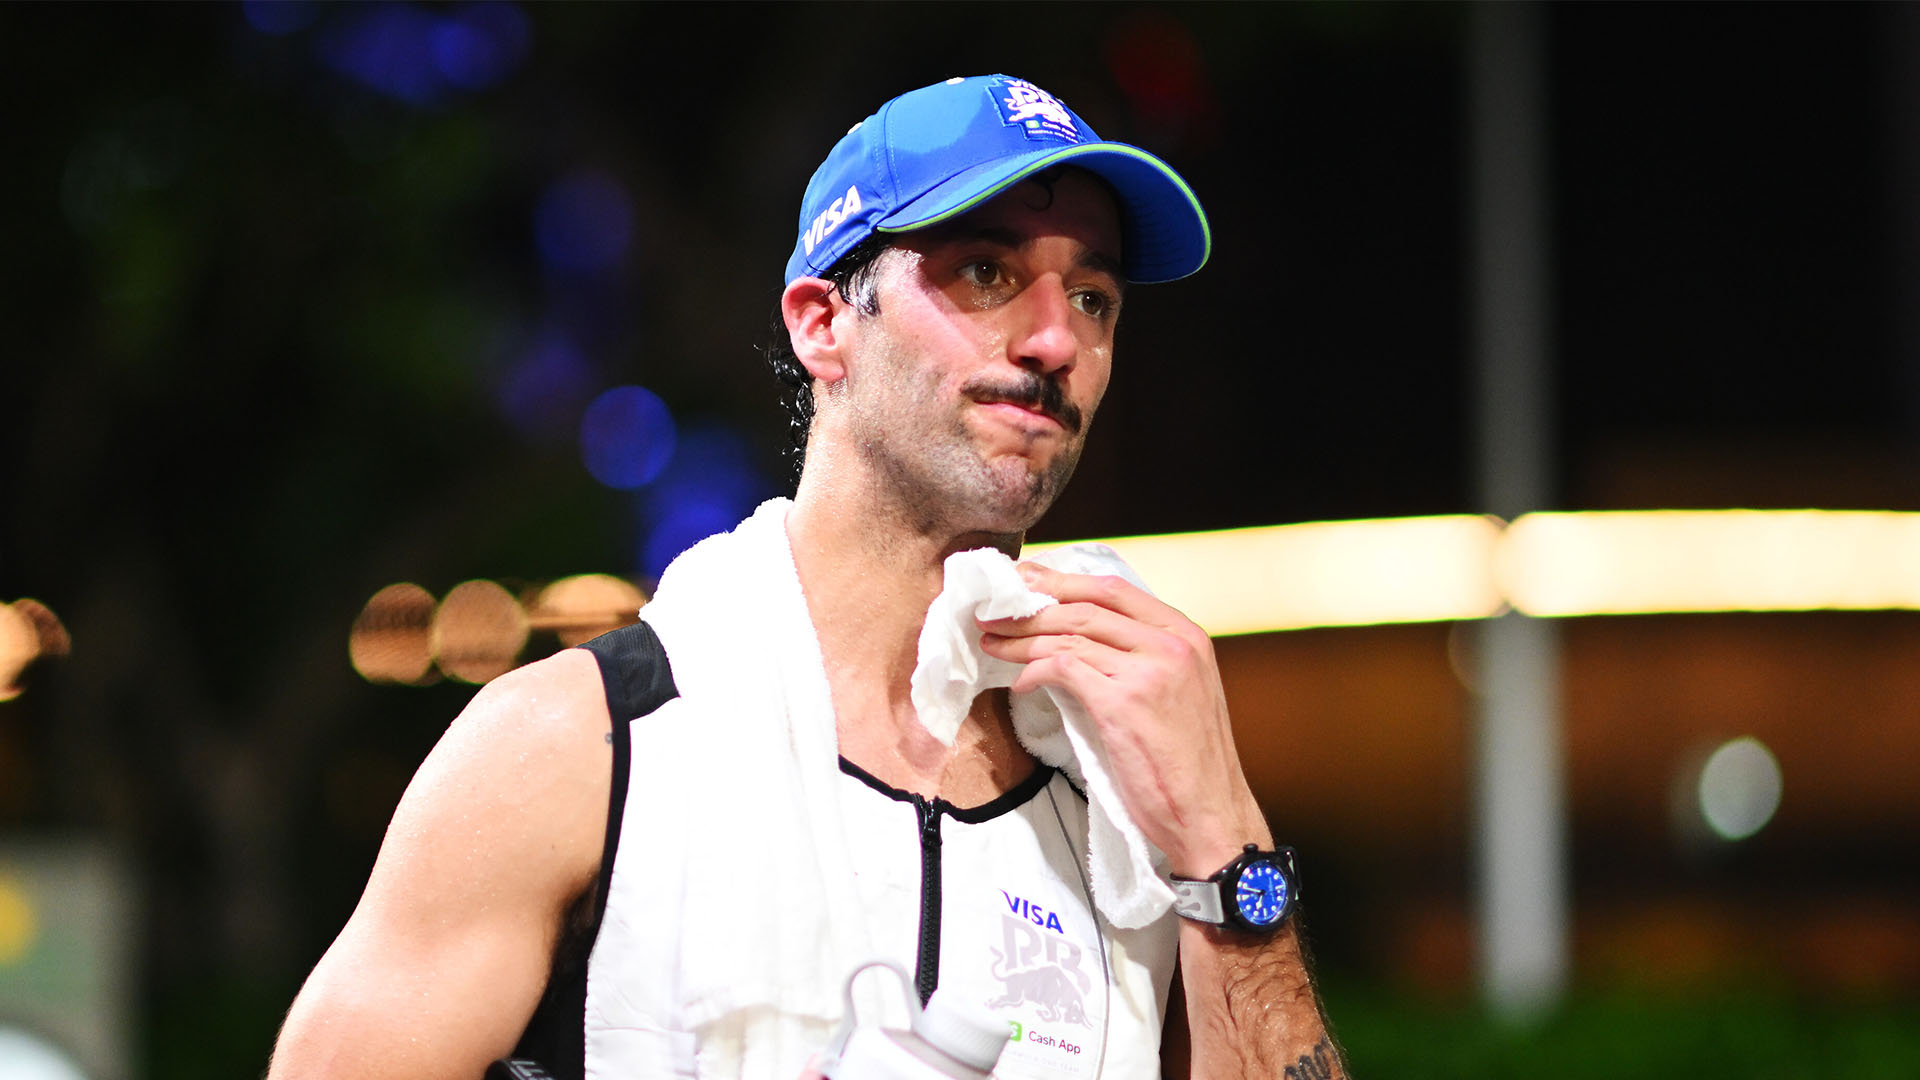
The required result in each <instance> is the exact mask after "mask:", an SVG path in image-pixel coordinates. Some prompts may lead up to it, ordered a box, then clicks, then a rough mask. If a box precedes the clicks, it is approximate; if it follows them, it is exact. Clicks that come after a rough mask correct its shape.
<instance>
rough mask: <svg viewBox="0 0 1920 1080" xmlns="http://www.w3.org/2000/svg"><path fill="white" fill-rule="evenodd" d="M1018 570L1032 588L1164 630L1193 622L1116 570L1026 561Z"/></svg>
mask: <svg viewBox="0 0 1920 1080" xmlns="http://www.w3.org/2000/svg"><path fill="white" fill-rule="evenodd" d="M1019 570H1020V576H1021V578H1022V579H1023V580H1025V581H1026V583H1027V587H1028V588H1029V589H1032V590H1034V591H1035V592H1040V593H1045V594H1046V595H1048V596H1051V597H1053V598H1054V599H1055V600H1058V601H1060V603H1061V604H1074V603H1084V604H1097V605H1099V606H1100V607H1103V608H1107V609H1109V610H1111V611H1117V612H1119V613H1120V614H1122V615H1126V616H1128V617H1129V618H1134V619H1138V620H1140V621H1141V622H1144V623H1146V624H1148V625H1149V626H1157V627H1159V628H1161V629H1163V630H1174V631H1178V630H1180V629H1181V628H1182V627H1186V626H1192V625H1193V621H1192V620H1191V619H1188V618H1187V617H1186V616H1185V615H1182V614H1181V613H1180V612H1179V611H1178V610H1177V609H1175V608H1174V607H1172V606H1171V605H1169V604H1167V603H1165V602H1164V601H1162V600H1160V599H1158V598H1157V597H1155V596H1153V595H1152V594H1150V593H1148V592H1147V591H1146V590H1145V589H1142V588H1140V587H1139V586H1137V585H1135V584H1133V583H1132V582H1130V581H1128V580H1127V579H1126V578H1123V577H1120V576H1119V575H1117V574H1068V573H1064V572H1062V571H1059V570H1054V569H1051V568H1050V567H1045V566H1041V565H1040V564H1039V563H1035V562H1023V563H1021V564H1019Z"/></svg>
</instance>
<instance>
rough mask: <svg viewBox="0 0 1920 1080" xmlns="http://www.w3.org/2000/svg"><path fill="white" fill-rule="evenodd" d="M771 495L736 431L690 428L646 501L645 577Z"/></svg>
mask: <svg viewBox="0 0 1920 1080" xmlns="http://www.w3.org/2000/svg"><path fill="white" fill-rule="evenodd" d="M772 494H773V486H772V485H771V484H769V483H768V482H767V479H766V477H765V475H763V474H762V473H761V472H760V470H759V469H758V468H756V467H755V466H754V464H753V455H752V452H751V451H750V450H749V448H748V446H747V443H746V441H745V440H744V439H742V438H741V437H740V435H739V434H738V433H737V432H735V431H734V430H733V429H731V428H729V427H726V426H724V425H722V424H718V423H712V424H701V425H695V426H690V427H689V428H688V429H687V430H685V431H683V432H682V433H681V436H680V441H679V449H678V450H677V451H676V452H675V453H674V456H673V461H672V462H671V463H670V464H669V465H668V466H667V468H666V470H665V471H663V472H662V473H661V474H660V476H659V478H658V479H656V480H655V481H654V482H653V484H652V485H651V486H650V487H648V488H647V490H646V494H645V497H644V499H643V500H642V503H641V509H642V511H643V515H644V518H645V520H646V522H647V523H648V526H649V527H648V528H647V529H646V531H645V535H644V536H643V537H642V539H641V542H640V552H639V554H640V571H641V573H642V574H643V575H645V576H648V577H655V578H657V577H659V575H660V572H661V571H662V570H664V569H666V565H667V564H668V563H669V562H671V561H673V558H674V556H676V555H678V554H680V553H681V552H682V551H685V550H686V549H687V548H689V547H692V546H693V545H694V544H696V543H698V542H699V541H701V540H704V539H706V538H707V537H709V536H712V535H713V534H714V533H717V532H724V531H726V530H728V529H731V528H733V527H734V526H735V525H737V524H739V522H740V520H741V519H742V518H744V517H746V516H747V515H748V514H750V513H752V512H753V508H754V507H755V506H757V505H759V503H760V501H761V500H762V499H765V498H767V497H768V496H769V495H772Z"/></svg>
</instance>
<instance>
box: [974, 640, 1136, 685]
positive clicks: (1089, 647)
mask: <svg viewBox="0 0 1920 1080" xmlns="http://www.w3.org/2000/svg"><path fill="white" fill-rule="evenodd" d="M980 648H981V650H982V651H984V652H985V653H986V654H987V655H988V656H992V657H995V658H997V659H1000V660H1008V661H1011V662H1013V663H1016V664H1033V663H1036V662H1038V661H1041V660H1045V659H1048V658H1049V657H1055V656H1063V655H1071V656H1074V657H1076V658H1078V659H1079V660H1080V661H1081V662H1082V663H1084V664H1086V665H1088V666H1089V667H1092V668H1093V669H1094V670H1095V671H1097V672H1099V673H1100V674H1101V675H1103V676H1108V677H1111V676H1115V675H1118V674H1120V673H1121V671H1122V670H1123V669H1124V668H1125V667H1126V665H1127V663H1128V660H1129V654H1128V653H1127V651H1126V650H1123V649H1116V648H1114V647H1113V646H1111V645H1108V644H1105V643H1104V642H1100V641H1096V640H1093V639H1092V638H1086V637H1081V636H1079V635H1077V634H1036V635H1027V636H1020V637H1006V636H1003V635H1000V634H993V633H988V634H982V635H981V636H980Z"/></svg>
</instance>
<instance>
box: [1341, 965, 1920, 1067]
mask: <svg viewBox="0 0 1920 1080" xmlns="http://www.w3.org/2000/svg"><path fill="white" fill-rule="evenodd" d="M1326 1004H1327V1010H1328V1013H1329V1015H1331V1016H1332V1018H1333V1021H1334V1027H1335V1032H1336V1037H1337V1038H1338V1040H1339V1041H1340V1043H1341V1045H1342V1046H1343V1047H1345V1049H1346V1051H1347V1055H1348V1062H1349V1064H1350V1065H1351V1066H1352V1067H1353V1073H1354V1075H1355V1076H1362V1077H1367V1076H1379V1077H1393V1078H1395V1080H1500V1078H1505V1077H1511V1078H1513V1080H1537V1078H1540V1077H1553V1078H1555V1080H1619V1078H1620V1077H1623V1076H1632V1077H1688V1078H1690V1080H1718V1078H1725V1080H1896V1078H1899V1077H1911V1076H1915V1075H1920V1007H1917V1006H1915V1005H1913V1004H1912V1003H1905V1004H1897V1005H1896V1004H1887V1003H1836V1002H1833V1001H1827V1000H1815V999H1797V998H1793V997H1790V996H1786V995H1782V994H1770V993H1759V992H1741V991H1722V992H1717V993H1690V994H1687V995H1684V996H1678V995H1671V994H1663V993H1654V992H1638V993H1636V992H1628V991H1615V992H1612V993H1607V994H1596V993H1594V992H1586V993H1582V994H1579V995H1576V996H1575V997H1574V998H1573V999H1572V1000H1571V1001H1569V1002H1568V1003H1567V1004H1565V1005H1564V1006H1563V1007H1561V1008H1559V1009H1557V1010H1555V1011H1554V1012H1553V1013H1551V1014H1550V1015H1547V1016H1544V1017H1541V1018H1540V1019H1539V1020H1538V1021H1537V1022H1536V1023H1532V1024H1526V1025H1509V1024H1505V1023H1500V1022H1497V1021H1495V1020H1493V1019H1492V1018H1490V1017H1489V1016H1488V1015H1487V1014H1486V1013H1485V1012H1483V1011H1481V1010H1479V1009H1476V1008H1471V1007H1467V1006H1464V1005H1457V1006H1447V1005H1442V1004H1436V1003H1434V1002H1432V1001H1429V1000H1424V999H1418V998H1408V997H1398V996H1393V995H1390V994H1387V993H1384V992H1383V991H1381V990H1380V989H1379V988H1377V987H1372V988H1367V987H1360V986H1348V985H1344V984H1341V983H1338V982H1336V983H1334V984H1332V985H1329V986H1328V987H1326Z"/></svg>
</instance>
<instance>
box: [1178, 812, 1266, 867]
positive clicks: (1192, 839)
mask: <svg viewBox="0 0 1920 1080" xmlns="http://www.w3.org/2000/svg"><path fill="white" fill-rule="evenodd" d="M1248 844H1252V845H1254V846H1255V847H1258V848H1259V849H1260V850H1262V851H1269V850H1272V848H1273V831H1272V830H1271V829H1269V828H1267V820H1266V818H1265V816H1264V815H1262V814H1261V813H1260V808H1259V807H1258V806H1257V805H1253V804H1252V802H1251V800H1249V801H1248V804H1247V806H1245V807H1242V808H1241V809H1240V811H1239V812H1238V813H1235V814H1231V815H1228V816H1224V817H1221V818H1219V819H1216V820H1214V821H1211V822H1207V823H1205V824H1203V825H1201V826H1200V827H1198V828H1196V829H1194V830H1192V831H1191V832H1190V833H1188V834H1186V835H1183V836H1182V837H1180V843H1179V846H1178V847H1177V849H1169V850H1167V853H1166V854H1167V866H1168V869H1169V870H1171V871H1172V873H1173V876H1174V877H1182V878H1194V879H1201V878H1206V877H1208V876H1209V875H1211V874H1213V873H1214V872H1216V871H1218V870H1219V869H1220V868H1221V867H1223V866H1225V865H1227V864H1228V863H1230V862H1232V861H1233V860H1234V859H1236V858H1238V857H1239V855H1240V852H1241V851H1242V850H1244V849H1245V848H1246V846H1247V845H1248Z"/></svg>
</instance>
